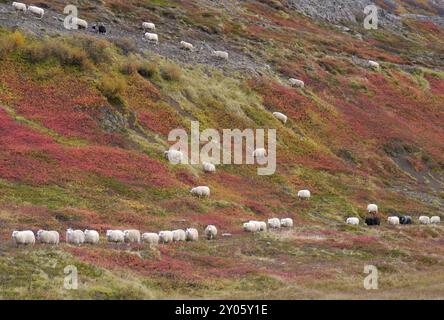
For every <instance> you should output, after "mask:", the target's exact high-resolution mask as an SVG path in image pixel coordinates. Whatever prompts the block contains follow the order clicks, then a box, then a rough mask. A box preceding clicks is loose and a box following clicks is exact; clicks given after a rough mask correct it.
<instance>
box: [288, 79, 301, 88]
mask: <svg viewBox="0 0 444 320" xmlns="http://www.w3.org/2000/svg"><path fill="white" fill-rule="evenodd" d="M288 81H289V82H290V84H291V85H292V86H293V87H296V88H302V89H303V88H304V87H305V83H304V81H302V80H298V79H294V78H290V79H289V80H288Z"/></svg>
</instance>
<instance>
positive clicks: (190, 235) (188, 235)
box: [185, 228, 199, 241]
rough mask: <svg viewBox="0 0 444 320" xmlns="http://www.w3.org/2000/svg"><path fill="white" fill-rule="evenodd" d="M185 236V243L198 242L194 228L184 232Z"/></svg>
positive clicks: (197, 232)
mask: <svg viewBox="0 0 444 320" xmlns="http://www.w3.org/2000/svg"><path fill="white" fill-rule="evenodd" d="M185 236H186V240H187V241H197V240H199V231H197V229H194V228H188V229H187V230H186V231H185Z"/></svg>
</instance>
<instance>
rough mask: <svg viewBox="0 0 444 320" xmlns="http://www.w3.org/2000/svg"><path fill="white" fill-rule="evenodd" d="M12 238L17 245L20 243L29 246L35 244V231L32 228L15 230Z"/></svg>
mask: <svg viewBox="0 0 444 320" xmlns="http://www.w3.org/2000/svg"><path fill="white" fill-rule="evenodd" d="M12 239H13V240H14V243H15V244H16V246H17V247H18V246H20V245H24V246H27V245H34V244H35V236H34V232H32V231H30V230H26V231H14V232H13V233H12Z"/></svg>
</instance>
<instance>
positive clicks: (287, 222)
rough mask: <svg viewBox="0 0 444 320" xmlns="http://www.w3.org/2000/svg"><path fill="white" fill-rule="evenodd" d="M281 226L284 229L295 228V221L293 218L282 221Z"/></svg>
mask: <svg viewBox="0 0 444 320" xmlns="http://www.w3.org/2000/svg"><path fill="white" fill-rule="evenodd" d="M281 226H282V227H284V228H293V219H291V218H285V219H281Z"/></svg>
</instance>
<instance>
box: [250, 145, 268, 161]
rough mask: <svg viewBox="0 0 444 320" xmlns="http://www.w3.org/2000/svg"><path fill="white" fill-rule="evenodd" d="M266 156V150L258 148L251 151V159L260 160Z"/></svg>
mask: <svg viewBox="0 0 444 320" xmlns="http://www.w3.org/2000/svg"><path fill="white" fill-rule="evenodd" d="M266 156H267V150H265V149H264V148H258V149H256V150H254V151H253V158H256V159H262V158H265V157H266Z"/></svg>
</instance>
